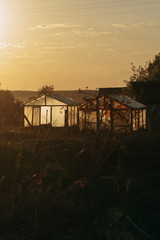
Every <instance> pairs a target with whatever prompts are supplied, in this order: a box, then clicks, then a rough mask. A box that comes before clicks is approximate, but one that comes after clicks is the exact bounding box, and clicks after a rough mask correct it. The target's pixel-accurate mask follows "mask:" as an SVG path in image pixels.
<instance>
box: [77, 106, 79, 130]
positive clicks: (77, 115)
mask: <svg viewBox="0 0 160 240" xmlns="http://www.w3.org/2000/svg"><path fill="white" fill-rule="evenodd" d="M76 107H77V106H76ZM77 126H78V128H79V108H78V107H77Z"/></svg>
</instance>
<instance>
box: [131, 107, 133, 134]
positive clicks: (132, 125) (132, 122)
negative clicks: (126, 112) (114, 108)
mask: <svg viewBox="0 0 160 240" xmlns="http://www.w3.org/2000/svg"><path fill="white" fill-rule="evenodd" d="M131 129H132V130H133V112H132V109H131Z"/></svg>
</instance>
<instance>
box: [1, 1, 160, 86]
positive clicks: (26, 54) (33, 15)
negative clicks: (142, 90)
mask: <svg viewBox="0 0 160 240" xmlns="http://www.w3.org/2000/svg"><path fill="white" fill-rule="evenodd" d="M159 27H160V1H158V0H155V1H153V0H107V1H106V0H81V1H79V0H0V82H1V84H2V88H3V89H9V90H23V89H24V90H37V89H39V88H40V87H41V86H42V85H54V87H55V90H69V89H79V88H81V89H85V88H86V87H88V88H89V89H96V88H99V87H115V86H117V87H118V86H124V80H129V77H130V76H131V74H132V72H131V65H130V63H131V62H133V63H134V64H135V65H136V66H138V65H139V64H142V65H145V62H146V61H148V60H153V58H154V56H155V54H158V53H159V51H160V50H159V49H160V44H159V39H160V31H159Z"/></svg>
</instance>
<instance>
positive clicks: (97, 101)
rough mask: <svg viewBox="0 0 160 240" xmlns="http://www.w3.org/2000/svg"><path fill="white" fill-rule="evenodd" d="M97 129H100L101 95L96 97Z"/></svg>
mask: <svg viewBox="0 0 160 240" xmlns="http://www.w3.org/2000/svg"><path fill="white" fill-rule="evenodd" d="M96 113H97V131H99V127H100V126H99V97H97V99H96Z"/></svg>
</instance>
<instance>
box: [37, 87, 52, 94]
mask: <svg viewBox="0 0 160 240" xmlns="http://www.w3.org/2000/svg"><path fill="white" fill-rule="evenodd" d="M53 91H54V85H50V86H48V85H45V86H42V87H41V88H40V89H39V90H38V95H43V94H45V95H47V94H52V93H53Z"/></svg>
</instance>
